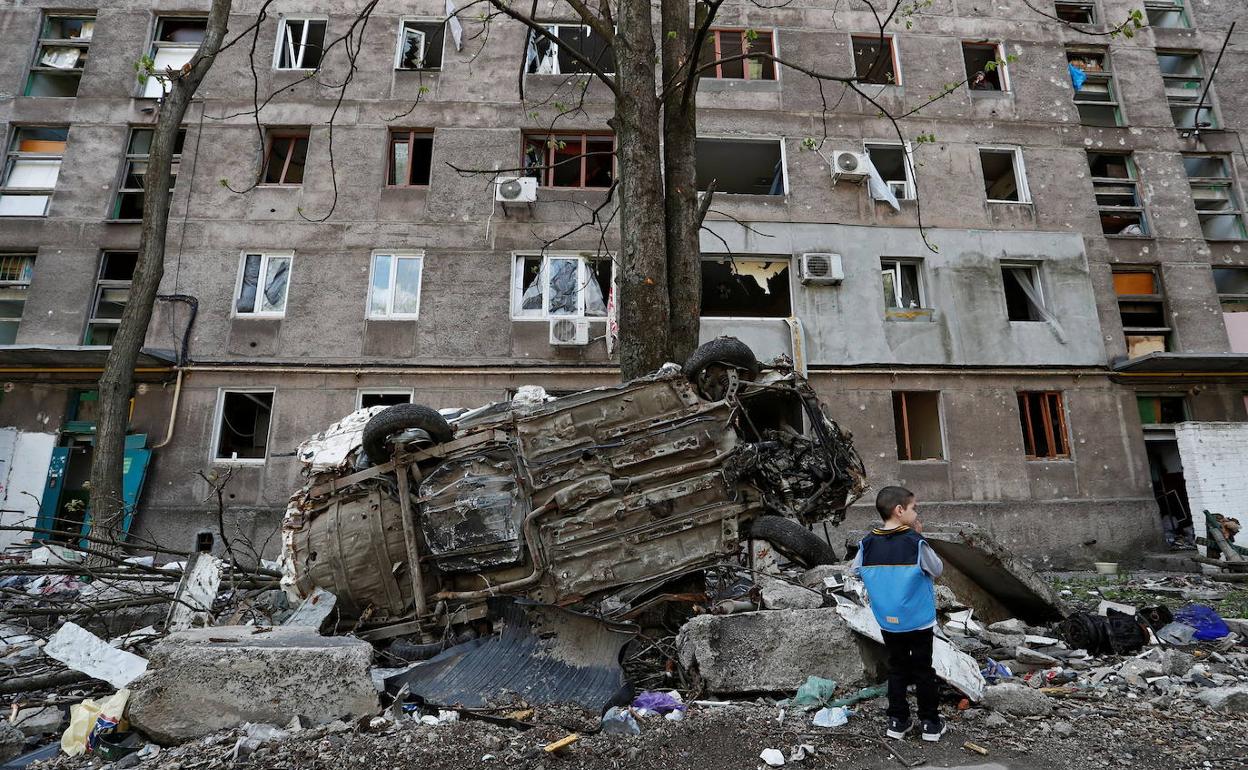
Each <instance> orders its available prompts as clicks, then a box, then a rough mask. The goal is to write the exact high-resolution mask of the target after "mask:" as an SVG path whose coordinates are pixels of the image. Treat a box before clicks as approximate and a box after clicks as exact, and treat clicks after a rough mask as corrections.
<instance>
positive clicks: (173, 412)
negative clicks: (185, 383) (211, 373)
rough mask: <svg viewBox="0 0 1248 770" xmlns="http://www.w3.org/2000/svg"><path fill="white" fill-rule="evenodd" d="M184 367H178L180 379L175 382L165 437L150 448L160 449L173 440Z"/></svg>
mask: <svg viewBox="0 0 1248 770" xmlns="http://www.w3.org/2000/svg"><path fill="white" fill-rule="evenodd" d="M182 372H183V369H182V367H178V379H177V380H176V381H175V382H174V384H173V404H172V405H170V407H169V427H168V428H166V429H165V437H164V438H163V439H161V441H160V443H159V444H152V445H151V447H149V448H150V449H160V448H161V447H163V446H165V445H166V444H168V443H169V442H170V441H172V440H173V425H174V423H176V422H177V421H178V402H179V401H180V400H181V399H182Z"/></svg>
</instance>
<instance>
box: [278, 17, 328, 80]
mask: <svg viewBox="0 0 1248 770" xmlns="http://www.w3.org/2000/svg"><path fill="white" fill-rule="evenodd" d="M328 24H329V21H328V20H326V19H300V18H291V17H289V16H287V17H283V18H282V19H281V20H280V21H279V22H278V23H277V49H276V50H275V51H274V52H273V68H274V69H279V70H314V69H316V68H317V67H320V66H321V55H322V54H323V53H324V51H325V28H326V26H328Z"/></svg>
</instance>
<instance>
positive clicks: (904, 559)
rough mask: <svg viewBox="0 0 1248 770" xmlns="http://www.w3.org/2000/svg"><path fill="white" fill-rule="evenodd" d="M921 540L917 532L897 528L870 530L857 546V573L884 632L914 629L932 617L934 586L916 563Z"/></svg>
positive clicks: (924, 625)
mask: <svg viewBox="0 0 1248 770" xmlns="http://www.w3.org/2000/svg"><path fill="white" fill-rule="evenodd" d="M923 542H924V540H923V536H922V535H920V534H919V533H918V532H915V531H914V530H912V529H910V528H909V527H899V528H898V529H895V530H887V531H883V530H878V529H877V530H872V532H871V534H869V535H867V536H866V537H864V538H863V539H862V544H861V545H860V546H859V547H860V548H861V549H862V568H861V569H860V570H859V573H858V574H859V575H861V576H862V582H863V583H864V584H865V585H866V586H867V595H868V596H869V597H870V599H871V611H872V612H874V613H875V620H876V622H877V623H879V624H880V628H882V629H883V630H885V631H893V632H896V633H901V632H903V631H915V630H917V629H920V628H925V627H927V626H930V625H932V623H933V622H935V620H936V586H935V584H934V583H933V582H932V579H931V577H929V576H928V574H927V573H926V572H924V571H923V568H922V567H921V566H919V546H920V544H922V543H923ZM929 547H930V546H929Z"/></svg>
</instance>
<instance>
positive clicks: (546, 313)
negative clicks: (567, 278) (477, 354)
mask: <svg viewBox="0 0 1248 770" xmlns="http://www.w3.org/2000/svg"><path fill="white" fill-rule="evenodd" d="M526 259H541V260H542V264H541V267H540V268H539V271H540V272H539V274H540V273H545V274H546V275H549V274H550V273H549V271H547V270H546V265H547V264H549V262H550V261H551V260H552V259H576V260H578V261H579V262H580V264H579V265H577V273H576V275H577V283H578V285H579V286H581V287H584V286H586V285H588V283H589V281H592V280H594V271H593V268H592V267H591V266H590V263H591V262H604V261H609V262H610V263H611V282H610V284H609V285H610V286H611V287H615V285H616V281H618V280H619V275H618V273H617V271H616V268H617V267H618V265H617V264H616V261H615V255H614V254H604V255H593V256H591V255H588V254H586V253H585V252H581V251H547V252H545V253H542V252H541V251H532V250H530V251H513V252H511V300H510V302H509V303H508V304H509V305H510V310H511V313H510V315H511V320H512V321H552V320H573V321H578V320H582V321H606V320H607V317H608V316H609V315H610V313H604V314H603V315H586V314H585V291H584V289H583V288H582V289H581V290H580V291H578V292H577V311H578V312H577V314H576V315H551V314H550V292H548V291H546V287H545V286H543V287H542V310H541V314H540V315H539V314H537V313H534V312H533V311H531V310H530V311H526V310H523V309H522V308H521V307H520V305H521V302H522V301H523V300H524V267H523V265H524V260H526ZM610 301H611V297H610V292H608V294H607V296H604V297H603V298H602V304H603V307H604V308H605V307H606V306H607V305H608V304H609V303H610Z"/></svg>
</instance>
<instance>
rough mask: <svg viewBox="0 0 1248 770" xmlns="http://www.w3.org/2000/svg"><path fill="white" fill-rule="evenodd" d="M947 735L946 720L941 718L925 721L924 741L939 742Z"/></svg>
mask: <svg viewBox="0 0 1248 770" xmlns="http://www.w3.org/2000/svg"><path fill="white" fill-rule="evenodd" d="M944 734H945V720H943V719H941V718H940V717H936V718H935V719H924V720H923V740H925V741H932V742H935V741H938V740H940V736H942V735H944Z"/></svg>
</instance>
